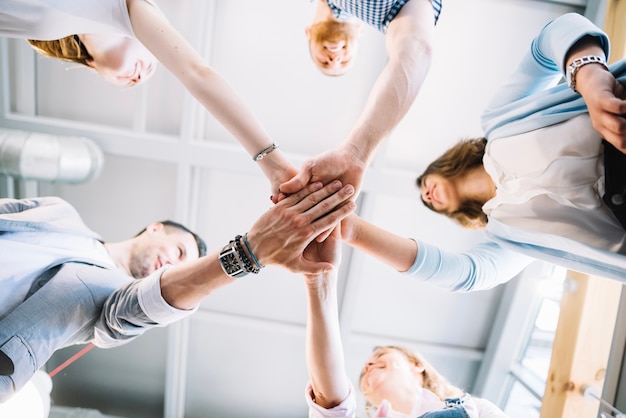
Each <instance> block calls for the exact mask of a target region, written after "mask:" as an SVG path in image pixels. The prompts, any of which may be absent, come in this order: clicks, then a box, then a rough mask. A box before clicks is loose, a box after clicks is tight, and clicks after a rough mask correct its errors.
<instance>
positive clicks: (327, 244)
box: [304, 216, 350, 280]
mask: <svg viewBox="0 0 626 418" xmlns="http://www.w3.org/2000/svg"><path fill="white" fill-rule="evenodd" d="M349 217H350V216H348V218H349ZM344 219H347V218H344ZM304 258H305V259H307V260H309V261H313V262H327V263H329V264H331V265H333V266H334V268H335V269H337V268H338V267H339V263H340V262H341V223H339V224H338V225H337V226H336V227H335V228H333V230H332V232H331V234H330V236H329V237H328V238H327V239H325V240H324V241H323V242H318V241H317V240H313V241H311V243H310V244H309V245H307V246H306V248H305V249H304ZM305 277H307V278H310V279H312V280H314V275H306V274H305Z"/></svg>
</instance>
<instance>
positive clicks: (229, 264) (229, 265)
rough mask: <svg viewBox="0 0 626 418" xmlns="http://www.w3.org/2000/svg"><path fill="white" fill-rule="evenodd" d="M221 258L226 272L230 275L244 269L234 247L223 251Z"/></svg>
mask: <svg viewBox="0 0 626 418" xmlns="http://www.w3.org/2000/svg"><path fill="white" fill-rule="evenodd" d="M220 260H221V261H222V265H223V266H224V270H225V271H226V274H228V275H229V276H234V275H235V274H237V273H240V272H241V271H242V269H241V267H240V265H239V259H238V258H237V256H236V255H235V252H234V251H233V250H232V249H231V250H230V251H228V252H226V253H222V254H221V255H220Z"/></svg>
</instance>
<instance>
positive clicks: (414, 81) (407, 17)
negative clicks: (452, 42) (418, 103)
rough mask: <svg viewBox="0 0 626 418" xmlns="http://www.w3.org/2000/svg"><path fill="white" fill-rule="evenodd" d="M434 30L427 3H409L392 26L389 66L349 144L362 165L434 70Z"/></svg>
mask: <svg viewBox="0 0 626 418" xmlns="http://www.w3.org/2000/svg"><path fill="white" fill-rule="evenodd" d="M433 26H434V25H433V12H432V5H431V4H430V1H424V0H412V1H410V2H409V3H407V4H406V5H405V6H404V7H403V8H402V10H401V11H400V13H399V14H398V16H397V17H396V18H395V19H394V20H393V21H392V22H391V24H390V25H389V29H388V32H387V38H386V47H387V53H388V55H389V62H388V63H387V65H386V66H385V68H384V69H383V71H382V73H381V74H380V76H379V77H378V79H377V80H376V83H375V84H374V86H373V88H372V90H371V92H370V95H369V97H368V99H367V102H366V104H365V107H364V109H363V111H362V113H361V115H360V117H359V119H358V121H357V123H356V125H355V127H354V128H353V130H352V132H351V133H350V135H349V136H348V138H347V140H346V145H349V146H351V147H352V148H355V149H356V150H358V152H359V154H358V157H359V159H360V160H361V161H364V162H369V160H370V159H371V158H372V155H373V153H374V151H375V150H376V148H377V147H378V146H379V145H380V143H381V142H382V141H383V140H384V139H385V138H387V137H388V136H389V135H390V134H391V132H392V131H393V130H394V129H395V127H396V126H397V125H398V123H399V122H400V121H401V120H402V118H403V117H404V115H405V114H406V113H407V112H408V110H409V109H410V108H411V106H412V104H413V102H414V101H415V98H416V97H417V94H418V93H419V91H420V89H421V87H422V84H423V82H424V79H425V78H426V74H427V73H428V70H429V69H430V63H431V54H432V51H431V46H432V32H433Z"/></svg>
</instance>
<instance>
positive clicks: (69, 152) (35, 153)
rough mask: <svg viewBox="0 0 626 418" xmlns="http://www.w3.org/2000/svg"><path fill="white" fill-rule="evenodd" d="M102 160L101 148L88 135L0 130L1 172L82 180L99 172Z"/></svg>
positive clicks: (62, 180) (23, 176) (63, 180)
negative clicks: (83, 136)
mask: <svg viewBox="0 0 626 418" xmlns="http://www.w3.org/2000/svg"><path fill="white" fill-rule="evenodd" d="M103 162H104V155H103V153H102V150H101V149H100V148H99V147H98V146H97V145H96V144H95V143H94V142H93V141H92V140H90V139H87V138H82V137H75V136H60V135H50V134H41V133H37V132H24V131H16V130H9V129H0V174H5V175H7V176H12V177H16V178H21V179H24V180H39V181H50V182H59V183H84V182H87V181H90V180H92V179H94V178H96V177H97V176H98V175H99V174H100V171H101V170H102V165H103Z"/></svg>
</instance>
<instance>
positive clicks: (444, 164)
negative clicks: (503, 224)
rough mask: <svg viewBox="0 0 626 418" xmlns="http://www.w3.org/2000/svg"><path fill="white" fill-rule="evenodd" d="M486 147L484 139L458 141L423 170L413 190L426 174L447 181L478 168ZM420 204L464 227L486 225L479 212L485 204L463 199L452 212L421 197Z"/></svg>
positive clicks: (485, 220)
mask: <svg viewBox="0 0 626 418" xmlns="http://www.w3.org/2000/svg"><path fill="white" fill-rule="evenodd" d="M486 145H487V139H485V138H473V139H464V140H461V141H459V142H458V143H457V144H456V145H454V146H453V147H451V148H450V149H448V150H447V151H446V152H444V153H443V154H442V155H441V156H440V157H439V158H437V159H436V160H435V161H433V162H432V163H430V164H429V165H428V167H426V170H424V172H423V173H422V174H421V175H420V176H419V177H418V178H417V180H416V183H417V187H419V188H421V187H422V184H423V182H424V179H425V178H426V176H428V175H430V174H438V175H440V176H442V177H444V178H447V179H451V178H455V177H460V176H463V175H465V174H467V172H469V171H470V170H472V169H474V168H477V167H480V166H482V165H483V156H484V155H485V146H486ZM422 203H424V205H426V207H427V208H429V209H430V210H432V211H434V212H437V213H441V214H443V215H446V216H447V217H449V218H451V219H453V220H455V221H456V222H457V223H459V224H460V225H461V226H463V227H465V228H470V229H478V228H484V227H485V226H486V225H487V215H486V214H485V213H484V212H483V209H482V207H483V205H484V204H485V202H481V201H478V200H466V201H464V202H461V205H460V207H459V208H458V209H457V210H455V211H453V212H446V211H438V210H436V209H435V208H434V207H433V206H432V205H431V204H429V203H428V202H426V201H424V199H423V198H422Z"/></svg>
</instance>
